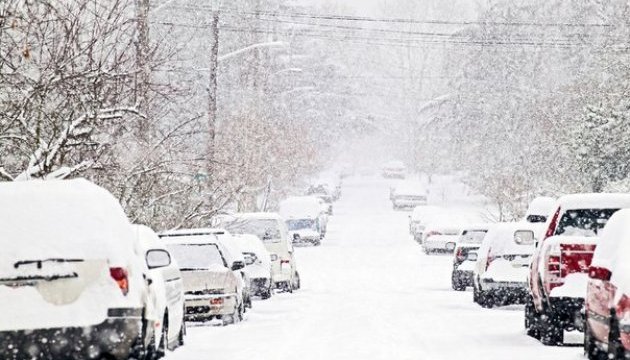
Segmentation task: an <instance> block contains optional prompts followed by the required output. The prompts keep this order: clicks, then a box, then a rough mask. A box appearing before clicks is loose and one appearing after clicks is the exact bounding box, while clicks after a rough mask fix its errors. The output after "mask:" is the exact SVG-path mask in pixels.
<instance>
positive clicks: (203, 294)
mask: <svg viewBox="0 0 630 360" xmlns="http://www.w3.org/2000/svg"><path fill="white" fill-rule="evenodd" d="M160 238H161V239H162V240H163V241H164V243H165V244H166V247H167V248H168V250H169V252H170V253H171V254H172V255H173V257H174V258H175V259H176V260H177V263H178V264H179V268H180V271H181V273H182V278H183V280H184V296H185V302H186V316H185V317H186V320H188V321H211V320H215V319H216V320H221V321H222V323H223V324H224V325H227V324H233V323H236V322H239V321H240V320H242V319H243V313H244V312H245V302H244V299H243V294H242V292H241V291H240V290H239V288H240V287H241V285H240V284H241V282H242V278H241V277H240V275H239V274H238V273H237V271H239V270H241V269H243V268H244V267H245V263H244V261H238V260H237V261H235V260H233V259H232V258H231V257H230V252H229V251H228V249H227V248H226V247H225V246H224V245H223V243H222V242H221V241H219V239H218V237H217V235H215V234H212V233H209V232H208V231H204V229H185V230H177V231H170V232H166V233H162V234H160Z"/></svg>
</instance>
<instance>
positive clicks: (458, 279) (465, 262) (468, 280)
mask: <svg viewBox="0 0 630 360" xmlns="http://www.w3.org/2000/svg"><path fill="white" fill-rule="evenodd" d="M490 226H491V225H490V224H480V225H471V226H467V227H465V228H464V229H463V230H462V233H461V234H460V236H459V239H458V240H457V245H456V246H455V252H454V253H455V256H454V257H453V272H452V273H451V287H452V288H453V290H455V291H464V290H466V287H467V286H472V285H473V269H474V267H475V262H476V261H477V259H476V257H475V256H472V254H476V253H477V250H479V247H480V246H481V243H482V242H483V239H484V238H485V237H486V233H487V232H488V230H489V229H490ZM469 254H470V255H469Z"/></svg>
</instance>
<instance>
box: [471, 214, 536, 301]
mask: <svg viewBox="0 0 630 360" xmlns="http://www.w3.org/2000/svg"><path fill="white" fill-rule="evenodd" d="M542 232H543V227H542V226H540V225H537V224H532V223H527V222H513V223H498V224H496V225H494V226H493V227H492V228H491V229H490V230H489V231H488V233H487V234H486V236H485V238H484V240H483V242H482V244H481V247H480V248H479V250H478V252H477V254H478V255H477V262H476V264H475V268H474V271H473V300H474V301H475V302H476V303H478V304H480V305H481V306H484V307H493V306H495V305H508V304H514V303H517V304H518V303H524V302H525V300H526V298H527V294H528V290H527V274H528V268H529V264H530V261H531V258H532V255H533V254H534V251H535V247H536V238H538V237H540V236H541V234H542Z"/></svg>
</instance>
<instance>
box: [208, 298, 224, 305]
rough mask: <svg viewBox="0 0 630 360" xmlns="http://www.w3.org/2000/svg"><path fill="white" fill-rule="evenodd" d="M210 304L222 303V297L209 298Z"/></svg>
mask: <svg viewBox="0 0 630 360" xmlns="http://www.w3.org/2000/svg"><path fill="white" fill-rule="evenodd" d="M210 305H223V298H214V299H210Z"/></svg>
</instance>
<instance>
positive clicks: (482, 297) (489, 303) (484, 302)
mask: <svg viewBox="0 0 630 360" xmlns="http://www.w3.org/2000/svg"><path fill="white" fill-rule="evenodd" d="M479 305H481V307H483V308H486V309H492V308H493V307H494V306H495V305H496V301H495V298H494V294H492V293H490V292H485V291H480V292H479Z"/></svg>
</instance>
